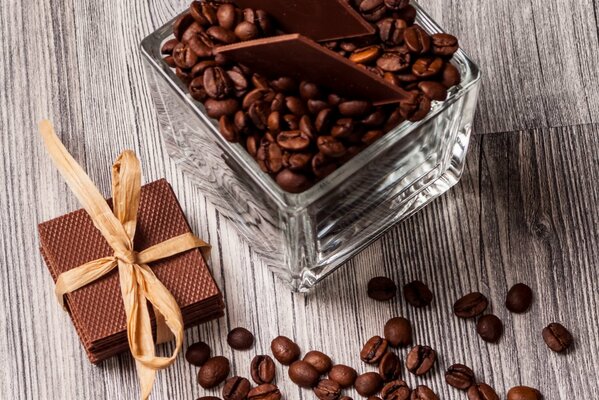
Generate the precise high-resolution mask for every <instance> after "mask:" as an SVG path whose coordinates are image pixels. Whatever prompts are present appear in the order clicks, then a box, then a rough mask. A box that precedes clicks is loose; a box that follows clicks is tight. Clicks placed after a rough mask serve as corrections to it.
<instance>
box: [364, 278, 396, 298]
mask: <svg viewBox="0 0 599 400" xmlns="http://www.w3.org/2000/svg"><path fill="white" fill-rule="evenodd" d="M396 293H397V286H396V285H395V282H393V281H392V280H391V279H389V278H387V277H386V276H377V277H375V278H372V279H371V280H370V281H368V297H370V298H371V299H374V300H378V301H386V300H390V299H392V298H393V297H395V294H396Z"/></svg>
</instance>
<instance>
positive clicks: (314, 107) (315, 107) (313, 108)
mask: <svg viewBox="0 0 599 400" xmlns="http://www.w3.org/2000/svg"><path fill="white" fill-rule="evenodd" d="M307 104H308V111H310V114H319V113H320V112H321V111H323V110H325V109H328V108H329V104H328V103H327V102H326V101H324V100H308V102H307Z"/></svg>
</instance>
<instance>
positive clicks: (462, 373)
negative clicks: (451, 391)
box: [445, 364, 474, 390]
mask: <svg viewBox="0 0 599 400" xmlns="http://www.w3.org/2000/svg"><path fill="white" fill-rule="evenodd" d="M445 382H447V384H448V385H449V386H453V387H454V388H456V389H460V390H468V388H469V387H470V386H472V385H473V384H474V372H473V371H472V369H470V368H469V367H467V366H465V365H464V364H453V365H452V366H451V367H449V368H448V369H447V371H446V372H445Z"/></svg>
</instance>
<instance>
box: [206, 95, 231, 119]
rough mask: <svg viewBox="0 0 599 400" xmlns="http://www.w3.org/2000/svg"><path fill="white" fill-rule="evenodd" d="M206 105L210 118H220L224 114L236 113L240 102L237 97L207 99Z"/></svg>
mask: <svg viewBox="0 0 599 400" xmlns="http://www.w3.org/2000/svg"><path fill="white" fill-rule="evenodd" d="M204 107H206V114H208V116H209V117H210V118H214V119H219V118H220V117H222V116H223V115H234V114H235V113H236V112H237V110H239V103H238V102H237V100H235V99H225V100H215V99H207V100H206V101H205V102H204Z"/></svg>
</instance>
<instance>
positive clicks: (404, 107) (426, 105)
mask: <svg viewBox="0 0 599 400" xmlns="http://www.w3.org/2000/svg"><path fill="white" fill-rule="evenodd" d="M430 110H431V99H429V98H428V97H426V96H425V95H424V94H423V93H421V92H418V91H415V92H410V96H408V97H406V98H404V99H403V100H401V102H400V103H399V111H400V113H401V116H402V117H403V118H405V119H407V120H408V121H410V122H418V121H421V120H422V119H424V118H425V117H426V116H427V115H428V113H429V112H430Z"/></svg>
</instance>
